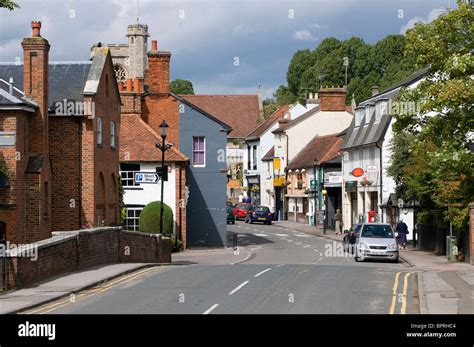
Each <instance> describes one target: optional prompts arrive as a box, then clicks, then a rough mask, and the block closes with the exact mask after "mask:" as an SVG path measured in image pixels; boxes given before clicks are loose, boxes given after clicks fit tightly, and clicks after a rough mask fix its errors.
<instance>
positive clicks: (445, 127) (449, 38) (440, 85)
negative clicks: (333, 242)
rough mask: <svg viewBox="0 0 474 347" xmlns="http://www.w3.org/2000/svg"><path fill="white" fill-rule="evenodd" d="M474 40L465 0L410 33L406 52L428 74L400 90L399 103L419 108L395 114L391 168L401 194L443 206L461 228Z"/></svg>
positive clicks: (466, 197) (470, 173) (471, 192)
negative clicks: (415, 83)
mask: <svg viewBox="0 0 474 347" xmlns="http://www.w3.org/2000/svg"><path fill="white" fill-rule="evenodd" d="M473 38H474V10H473V8H472V7H471V6H470V5H468V4H466V3H464V2H463V1H458V8H457V9H456V10H453V11H450V12H447V13H445V14H442V15H441V16H439V17H438V18H437V19H435V20H434V21H433V22H431V23H428V24H425V23H421V22H420V23H417V24H416V25H415V26H414V28H412V29H410V30H409V31H408V32H407V35H406V40H407V43H406V46H405V50H406V53H407V55H410V56H414V57H416V65H417V67H418V68H422V67H428V72H427V75H426V77H425V79H424V80H423V81H422V82H420V83H419V84H418V85H417V86H416V87H415V88H412V89H407V90H405V91H403V92H402V93H401V94H400V97H399V100H398V101H399V102H400V103H405V104H407V105H408V103H411V104H412V105H413V104H414V105H416V108H415V110H416V111H417V112H403V113H402V112H399V113H398V114H396V115H395V118H396V122H395V123H394V131H395V138H394V143H393V155H392V159H395V160H394V161H393V164H392V167H391V169H390V170H391V173H392V175H393V176H394V177H395V178H396V181H397V185H398V191H399V192H400V193H401V194H402V196H405V197H407V198H413V199H418V200H421V201H423V202H424V203H425V206H426V205H434V206H436V207H437V208H440V209H442V210H444V211H445V217H446V220H447V221H449V222H452V223H453V225H454V226H455V227H458V228H466V227H467V222H468V204H469V202H472V201H474V154H473V153H472V152H471V151H470V146H471V145H472V143H473V132H474V109H473V100H474V79H473V77H472V76H473V75H474V56H473V53H472V52H473V50H474V41H473ZM400 105H402V104H400ZM405 109H407V108H405ZM407 137H409V138H410V141H403V139H404V138H407ZM403 156H404V159H403V160H397V158H398V159H399V158H400V157H403Z"/></svg>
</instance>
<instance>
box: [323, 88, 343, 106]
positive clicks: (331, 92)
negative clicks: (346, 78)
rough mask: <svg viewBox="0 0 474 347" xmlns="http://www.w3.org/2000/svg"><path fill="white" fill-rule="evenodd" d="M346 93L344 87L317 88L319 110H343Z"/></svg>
mask: <svg viewBox="0 0 474 347" xmlns="http://www.w3.org/2000/svg"><path fill="white" fill-rule="evenodd" d="M346 93H347V91H346V90H345V89H344V88H321V89H320V90H319V99H320V100H321V111H345V110H346Z"/></svg>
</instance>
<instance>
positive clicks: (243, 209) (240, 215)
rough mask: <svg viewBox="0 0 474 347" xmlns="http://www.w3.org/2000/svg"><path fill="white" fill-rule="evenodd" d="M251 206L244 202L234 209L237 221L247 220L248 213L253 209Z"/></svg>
mask: <svg viewBox="0 0 474 347" xmlns="http://www.w3.org/2000/svg"><path fill="white" fill-rule="evenodd" d="M251 206H252V205H251V204H245V203H242V202H239V203H238V204H237V205H235V207H234V216H235V218H237V219H245V217H246V216H247V211H248V209H249V208H250V207H251Z"/></svg>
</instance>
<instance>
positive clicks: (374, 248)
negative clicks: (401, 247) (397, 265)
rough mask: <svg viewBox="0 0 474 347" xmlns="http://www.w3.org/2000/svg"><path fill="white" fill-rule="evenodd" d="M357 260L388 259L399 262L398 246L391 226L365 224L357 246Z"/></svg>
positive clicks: (361, 229)
mask: <svg viewBox="0 0 474 347" xmlns="http://www.w3.org/2000/svg"><path fill="white" fill-rule="evenodd" d="M355 248H356V249H355V250H356V255H355V260H356V261H364V260H365V259H386V260H391V261H393V262H398V256H399V253H398V245H397V240H396V239H395V233H394V232H393V230H392V226H391V225H390V224H385V223H364V224H362V227H361V228H360V233H359V237H358V238H357V241H356V244H355Z"/></svg>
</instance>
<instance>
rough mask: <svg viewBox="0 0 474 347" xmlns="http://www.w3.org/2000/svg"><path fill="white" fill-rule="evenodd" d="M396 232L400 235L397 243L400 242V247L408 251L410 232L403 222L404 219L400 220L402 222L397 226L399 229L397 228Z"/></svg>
mask: <svg viewBox="0 0 474 347" xmlns="http://www.w3.org/2000/svg"><path fill="white" fill-rule="evenodd" d="M395 231H396V232H397V233H398V235H397V241H398V245H399V247H400V248H403V249H406V248H407V234H409V232H408V226H407V225H406V223H405V222H404V221H403V219H400V221H399V222H398V224H397V227H396V228H395Z"/></svg>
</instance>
